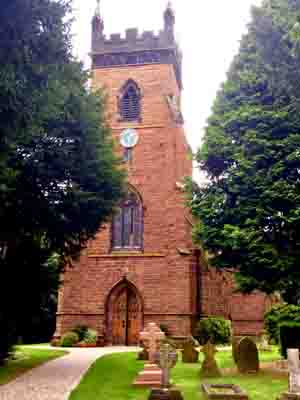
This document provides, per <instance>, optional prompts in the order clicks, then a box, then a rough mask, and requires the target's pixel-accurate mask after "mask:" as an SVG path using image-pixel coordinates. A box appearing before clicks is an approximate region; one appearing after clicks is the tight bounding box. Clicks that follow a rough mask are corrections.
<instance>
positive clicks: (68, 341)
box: [60, 332, 79, 347]
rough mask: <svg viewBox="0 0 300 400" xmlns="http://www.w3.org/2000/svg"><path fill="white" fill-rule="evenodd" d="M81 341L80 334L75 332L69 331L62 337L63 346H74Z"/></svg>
mask: <svg viewBox="0 0 300 400" xmlns="http://www.w3.org/2000/svg"><path fill="white" fill-rule="evenodd" d="M78 342H79V336H78V334H77V333H75V332H67V333H65V334H64V335H63V337H62V338H61V343H60V345H61V347H72V346H74V344H76V343H78Z"/></svg>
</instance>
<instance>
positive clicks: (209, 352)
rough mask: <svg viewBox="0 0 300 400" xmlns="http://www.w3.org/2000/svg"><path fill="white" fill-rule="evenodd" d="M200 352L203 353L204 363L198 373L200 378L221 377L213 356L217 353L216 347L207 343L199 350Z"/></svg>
mask: <svg viewBox="0 0 300 400" xmlns="http://www.w3.org/2000/svg"><path fill="white" fill-rule="evenodd" d="M201 352H202V353H204V361H203V364H202V367H201V371H200V374H201V377H205V378H217V377H219V376H221V372H220V370H219V367H218V365H217V362H216V360H215V354H216V353H217V352H218V350H217V349H216V346H215V345H213V344H212V343H210V342H207V343H206V345H204V346H203V348H202V349H201Z"/></svg>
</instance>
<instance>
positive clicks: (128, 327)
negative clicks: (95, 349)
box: [112, 287, 142, 346]
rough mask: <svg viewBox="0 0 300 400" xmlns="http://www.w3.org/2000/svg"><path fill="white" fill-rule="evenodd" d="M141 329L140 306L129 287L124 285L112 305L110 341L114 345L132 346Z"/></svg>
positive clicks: (136, 342) (135, 342) (137, 341)
mask: <svg viewBox="0 0 300 400" xmlns="http://www.w3.org/2000/svg"><path fill="white" fill-rule="evenodd" d="M141 329H142V307H141V303H140V301H139V298H138V296H137V295H136V293H135V292H134V291H133V290H132V289H131V288H130V287H124V288H123V289H122V290H121V291H120V292H119V294H118V295H117V296H116V298H115V299H114V303H113V307H112V341H113V344H115V345H125V346H134V345H137V344H138V343H139V334H140V331H141Z"/></svg>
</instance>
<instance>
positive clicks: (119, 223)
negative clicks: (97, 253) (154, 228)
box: [112, 192, 143, 250]
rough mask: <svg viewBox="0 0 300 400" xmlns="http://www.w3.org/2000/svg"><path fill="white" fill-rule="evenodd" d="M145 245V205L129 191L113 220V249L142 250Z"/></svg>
mask: <svg viewBox="0 0 300 400" xmlns="http://www.w3.org/2000/svg"><path fill="white" fill-rule="evenodd" d="M142 246H143V205H142V202H141V200H140V198H139V196H138V195H137V194H136V193H134V192H129V193H128V194H127V196H126V198H125V199H124V200H123V201H122V202H121V204H120V208H119V210H118V212H117V213H116V214H115V215H114V217H113V221H112V249H113V250H122V249H129V250H130V249H131V250H141V249H142Z"/></svg>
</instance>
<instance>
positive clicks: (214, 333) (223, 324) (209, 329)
mask: <svg viewBox="0 0 300 400" xmlns="http://www.w3.org/2000/svg"><path fill="white" fill-rule="evenodd" d="M195 337H196V339H197V340H198V341H199V343H200V344H201V345H204V344H205V343H207V342H208V341H210V342H211V343H213V344H227V343H229V342H230V338H231V325H230V321H228V320H225V319H224V318H222V317H209V318H204V319H201V320H200V321H199V322H198V325H197V328H196V331H195Z"/></svg>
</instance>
